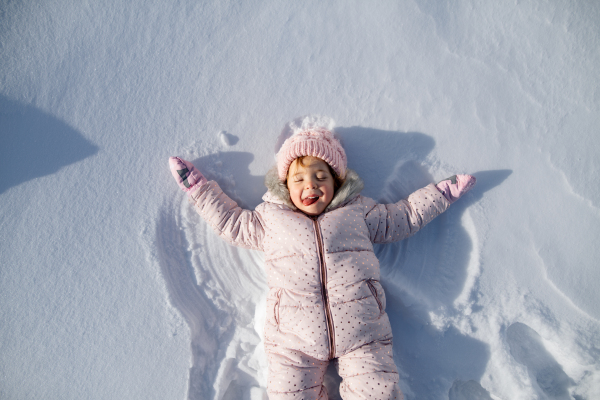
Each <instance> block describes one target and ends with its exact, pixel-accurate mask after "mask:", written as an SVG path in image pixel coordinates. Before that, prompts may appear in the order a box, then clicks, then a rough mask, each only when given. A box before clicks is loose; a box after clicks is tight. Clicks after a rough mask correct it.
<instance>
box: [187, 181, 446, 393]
mask: <svg viewBox="0 0 600 400" xmlns="http://www.w3.org/2000/svg"><path fill="white" fill-rule="evenodd" d="M192 200H193V201H194V202H195V207H196V210H197V211H198V213H199V214H200V215H201V216H202V217H203V218H205V219H206V220H207V221H208V223H209V224H210V225H211V226H212V227H213V229H214V230H215V231H216V232H217V234H219V235H220V236H221V237H223V238H224V239H226V240H227V241H229V242H230V243H232V244H234V245H238V246H242V247H247V248H252V249H258V250H262V251H264V253H265V268H266V271H267V277H268V285H269V293H268V296H267V321H266V324H265V346H266V348H267V350H268V351H267V352H268V354H269V359H270V363H271V364H272V366H271V367H270V374H271V375H270V378H269V382H270V383H269V390H270V393H272V394H273V396H275V395H276V396H277V397H272V398H282V399H283V398H286V399H287V398H298V399H309V398H310V399H313V398H314V399H326V398H327V395H326V393H325V392H324V391H323V390H324V389H322V387H321V382H322V375H320V374H322V372H323V371H324V370H323V368H324V366H325V367H326V365H327V363H328V362H329V360H331V359H338V362H339V366H340V375H341V376H342V377H343V378H344V382H343V384H342V387H341V388H340V390H342V388H343V391H344V393H346V395H345V396H346V397H344V399H367V398H368V399H392V398H401V394H400V392H399V390H396V389H395V388H396V387H397V385H396V382H397V373H396V372H395V371H396V370H395V366H394V363H393V359H392V352H391V338H392V331H391V327H390V323H389V319H388V316H387V314H386V313H385V305H386V299H385V293H384V291H383V288H382V287H381V284H380V283H379V279H380V273H379V261H378V260H377V257H376V256H375V253H374V252H373V243H389V242H394V241H398V240H402V239H404V238H407V237H409V236H411V235H413V234H414V233H416V232H417V231H418V230H419V229H421V228H422V227H423V226H425V225H426V224H427V223H429V222H430V221H431V220H433V218H435V217H436V216H437V215H439V214H441V213H442V212H444V211H445V210H446V209H447V208H448V207H449V205H450V203H448V201H447V200H446V199H445V198H444V197H443V196H442V195H441V193H440V192H439V191H438V190H437V189H436V188H435V186H434V185H433V184H432V185H428V186H426V187H425V188H423V189H420V190H418V191H416V192H415V193H413V194H411V195H410V196H409V197H408V199H406V200H401V201H399V202H397V203H394V204H377V203H376V202H375V201H373V200H372V199H369V198H366V197H362V196H360V195H359V196H357V197H354V198H352V199H351V200H349V201H346V203H345V204H344V203H342V204H341V206H339V207H337V208H334V209H332V210H330V211H328V212H326V213H324V214H321V215H319V216H318V217H312V218H311V217H308V216H306V215H305V214H303V213H301V212H299V211H294V210H292V209H290V208H289V207H288V206H286V205H284V204H283V203H282V204H278V203H275V202H267V201H266V202H264V203H262V204H260V205H259V206H258V207H257V208H256V210H255V211H249V210H243V209H241V208H240V207H238V206H237V204H236V203H235V202H234V201H232V200H231V199H230V198H229V197H227V196H226V195H225V194H224V193H223V192H222V191H221V189H220V188H219V187H218V185H217V184H216V183H214V182H209V183H208V184H206V185H203V186H202V187H201V188H200V189H198V190H197V191H196V192H195V193H194V194H193V195H192ZM384 366H385V367H384ZM363 369H364V371H363ZM322 370H323V371H322ZM294 371H296V374H295V375H294ZM323 373H324V372H323ZM319 376H320V378H319ZM276 377H278V378H276ZM286 379H287V381H286ZM315 382H316V383H315ZM376 386H377V388H376V389H377V390H375V387H376ZM367 388H370V389H369V390H370V391H369V392H368V393H369V395H366V393H367ZM378 391H380V392H378ZM300 393H302V394H300ZM379 393H380V394H379ZM286 396H287V397H286ZM361 396H362V397H361ZM365 396H366V397H365Z"/></svg>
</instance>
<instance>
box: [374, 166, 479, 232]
mask: <svg viewBox="0 0 600 400" xmlns="http://www.w3.org/2000/svg"><path fill="white" fill-rule="evenodd" d="M474 185H475V177H473V176H470V175H457V176H453V177H452V178H448V179H447V180H444V181H442V182H440V183H438V184H437V185H434V184H430V185H427V186H425V187H424V188H422V189H419V190H417V191H416V192H414V193H412V194H411V195H410V196H408V198H407V199H405V200H400V201H399V202H397V203H392V204H376V203H375V202H374V201H372V200H370V199H368V200H370V202H371V204H365V211H366V214H365V221H366V223H367V226H368V227H369V230H370V233H371V241H373V243H391V242H396V241H398V240H402V239H405V238H407V237H409V236H412V235H414V234H415V233H417V232H418V231H419V230H420V229H421V228H423V227H424V226H425V225H427V224H428V223H429V222H431V221H432V220H433V219H434V218H435V217H437V216H438V215H440V214H441V213H443V212H444V211H446V210H447V209H448V207H450V204H452V203H453V202H454V201H456V200H457V199H458V198H459V197H461V196H462V195H463V194H465V193H466V192H468V191H469V190H470V189H471V188H472V187H473V186H474ZM363 201H367V199H364V200H363Z"/></svg>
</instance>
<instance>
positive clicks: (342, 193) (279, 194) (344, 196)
mask: <svg viewBox="0 0 600 400" xmlns="http://www.w3.org/2000/svg"><path fill="white" fill-rule="evenodd" d="M265 186H266V187H267V189H268V191H267V193H265V195H264V196H263V198H262V199H263V200H264V201H266V202H269V203H275V204H283V205H285V206H287V207H289V208H291V209H292V210H297V209H298V208H297V207H296V206H295V205H294V203H292V200H291V199H290V191H289V190H288V188H287V186H286V184H285V183H284V182H281V181H280V180H279V177H278V175H277V167H273V168H271V169H270V170H269V172H267V175H266V176H265ZM364 186H365V185H364V183H363V181H362V179H360V176H358V174H357V173H356V172H355V171H353V170H351V169H348V170H346V180H345V181H344V184H343V185H342V187H340V188H339V189H338V190H337V191H336V192H335V194H334V195H333V200H331V203H329V205H328V206H327V208H325V211H323V212H328V211H331V210H333V209H335V208H338V207H340V206H343V205H344V204H346V203H348V202H349V201H350V200H352V199H353V198H355V197H356V196H358V195H359V194H360V192H361V191H362V190H363V188H364Z"/></svg>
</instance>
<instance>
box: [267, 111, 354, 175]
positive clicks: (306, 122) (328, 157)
mask: <svg viewBox="0 0 600 400" xmlns="http://www.w3.org/2000/svg"><path fill="white" fill-rule="evenodd" d="M328 121H329V123H327V124H319V122H325V121H323V117H311V116H308V117H303V118H298V119H297V120H295V121H293V122H292V123H290V124H288V125H287V126H286V128H287V129H288V131H289V130H292V131H293V134H292V136H290V137H289V138H287V139H286V140H285V142H283V145H281V148H280V149H279V152H278V153H277V174H278V176H279V180H280V181H282V182H283V181H285V179H286V178H287V173H288V169H289V168H290V165H291V164H292V162H294V160H295V159H296V158H298V157H303V156H313V157H318V158H320V159H322V160H323V161H325V162H326V163H327V164H329V165H330V166H331V168H332V169H333V170H334V171H335V173H336V174H338V176H339V177H340V178H342V179H343V178H344V177H345V176H346V167H347V164H348V161H347V158H346V152H345V151H344V148H343V147H342V144H341V143H340V141H339V140H338V139H337V138H336V137H335V136H334V134H333V132H332V131H331V128H330V126H331V125H333V121H332V120H328ZM298 122H300V124H299V125H300V126H298V125H296V124H297V123H298ZM319 125H321V126H319ZM322 125H325V126H322ZM327 125H330V126H327ZM285 131H286V129H284V132H285Z"/></svg>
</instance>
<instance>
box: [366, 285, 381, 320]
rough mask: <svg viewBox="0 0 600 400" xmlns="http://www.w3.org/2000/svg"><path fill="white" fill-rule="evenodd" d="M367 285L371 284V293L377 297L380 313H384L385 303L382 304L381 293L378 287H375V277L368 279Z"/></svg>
mask: <svg viewBox="0 0 600 400" xmlns="http://www.w3.org/2000/svg"><path fill="white" fill-rule="evenodd" d="M367 286H369V289H371V293H372V294H373V297H375V300H376V301H377V305H378V306H379V313H380V314H383V304H381V299H380V298H379V293H378V292H377V288H375V285H374V284H373V279H368V280H367Z"/></svg>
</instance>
